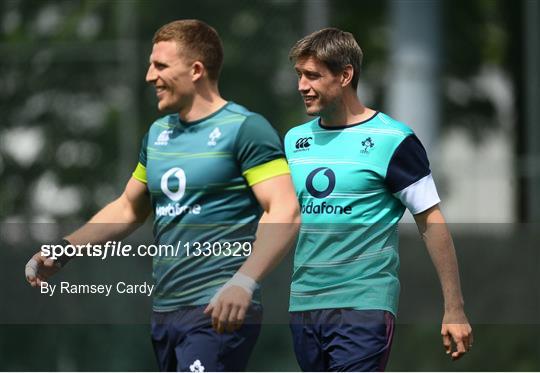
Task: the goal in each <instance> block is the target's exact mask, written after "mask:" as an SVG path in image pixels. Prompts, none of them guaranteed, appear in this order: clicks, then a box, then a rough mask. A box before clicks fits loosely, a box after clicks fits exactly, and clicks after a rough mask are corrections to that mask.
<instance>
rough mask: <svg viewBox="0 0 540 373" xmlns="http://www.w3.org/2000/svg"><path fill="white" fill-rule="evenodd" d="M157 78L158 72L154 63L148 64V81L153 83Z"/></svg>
mask: <svg viewBox="0 0 540 373" xmlns="http://www.w3.org/2000/svg"><path fill="white" fill-rule="evenodd" d="M156 80H157V73H156V69H155V68H154V65H150V66H148V71H147V72H146V82H147V83H152V82H155V81H156Z"/></svg>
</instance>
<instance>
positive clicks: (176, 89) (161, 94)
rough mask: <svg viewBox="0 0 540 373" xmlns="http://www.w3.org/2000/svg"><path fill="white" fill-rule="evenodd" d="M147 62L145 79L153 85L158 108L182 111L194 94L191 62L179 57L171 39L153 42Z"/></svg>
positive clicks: (180, 55) (177, 47) (174, 43)
mask: <svg viewBox="0 0 540 373" xmlns="http://www.w3.org/2000/svg"><path fill="white" fill-rule="evenodd" d="M149 62H150V66H149V67H148V72H147V73H146V82H148V83H150V84H152V85H153V86H154V87H155V88H156V95H157V98H158V109H159V110H160V111H166V112H180V111H182V109H184V108H185V107H187V106H188V105H189V104H190V103H191V101H192V99H193V96H194V94H195V87H194V78H195V75H194V69H193V62H190V61H189V60H188V59H187V58H186V57H183V56H182V54H181V53H180V50H179V45H178V43H177V42H175V41H160V42H157V43H155V44H154V46H153V48H152V54H151V55H150V60H149Z"/></svg>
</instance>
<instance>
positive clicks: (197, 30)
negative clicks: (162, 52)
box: [152, 19, 223, 81]
mask: <svg viewBox="0 0 540 373" xmlns="http://www.w3.org/2000/svg"><path fill="white" fill-rule="evenodd" d="M160 41H175V42H177V43H178V44H179V45H181V46H182V48H184V49H185V52H186V54H187V57H189V58H193V59H194V60H198V61H201V62H202V64H203V65H204V67H205V68H206V71H207V72H208V77H209V78H210V80H213V81H217V80H218V79H219V74H220V72H221V67H222V65H223V45H222V43H221V39H220V38H219V35H218V33H217V31H216V30H215V29H214V28H213V27H210V26H209V25H207V24H206V23H204V22H202V21H199V20H197V19H182V20H178V21H173V22H170V23H167V24H166V25H164V26H162V27H160V29H159V30H157V31H156V33H155V34H154V38H153V39H152V42H153V43H154V44H155V43H158V42H160Z"/></svg>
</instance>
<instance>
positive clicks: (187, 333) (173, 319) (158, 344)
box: [152, 305, 262, 372]
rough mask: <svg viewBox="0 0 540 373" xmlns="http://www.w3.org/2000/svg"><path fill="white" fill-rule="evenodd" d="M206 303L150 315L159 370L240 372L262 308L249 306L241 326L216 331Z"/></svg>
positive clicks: (244, 364)
mask: <svg viewBox="0 0 540 373" xmlns="http://www.w3.org/2000/svg"><path fill="white" fill-rule="evenodd" d="M205 308H206V306H194V307H185V308H181V309H179V310H176V311H172V312H154V313H153V315H152V344H153V345H154V353H155V355H156V359H157V361H158V365H159V369H160V370H161V371H184V372H185V371H187V372H202V371H206V372H208V371H214V372H220V371H221V372H222V371H243V370H245V369H246V365H247V362H248V359H249V356H250V355H251V352H252V350H253V347H254V346H255V342H256V341H257V337H258V336H259V332H260V329H261V320H262V307H261V306H260V305H252V306H251V307H250V309H249V310H248V312H247V313H246V318H245V321H244V324H243V325H242V327H241V328H240V329H238V330H236V331H235V332H232V333H223V334H218V333H217V332H216V331H214V329H212V322H211V319H210V316H207V315H205V314H204V313H203V311H204V309H205Z"/></svg>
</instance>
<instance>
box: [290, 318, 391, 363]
mask: <svg viewBox="0 0 540 373" xmlns="http://www.w3.org/2000/svg"><path fill="white" fill-rule="evenodd" d="M290 327H291V331H292V336H293V344H294V352H295V353H296V359H297V360H298V364H299V365H300V368H301V369H302V370H303V371H315V372H322V371H346V372H350V371H355V372H366V371H370V372H371V371H384V369H385V368H386V363H387V361H388V355H389V354H390V347H391V346H392V337H393V334H394V316H393V315H392V314H391V313H390V312H387V311H382V310H362V311H357V310H353V309H345V308H336V309H324V310H314V311H304V312H291V324H290Z"/></svg>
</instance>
